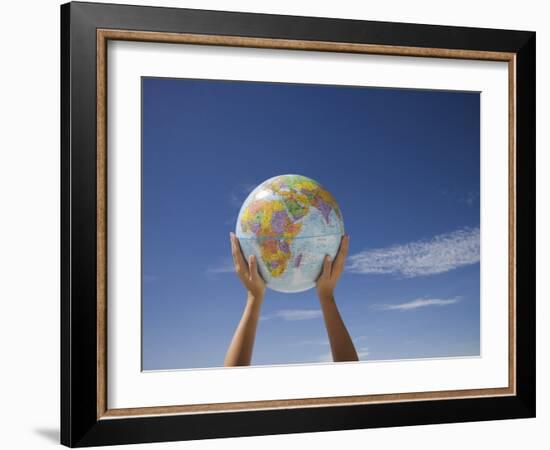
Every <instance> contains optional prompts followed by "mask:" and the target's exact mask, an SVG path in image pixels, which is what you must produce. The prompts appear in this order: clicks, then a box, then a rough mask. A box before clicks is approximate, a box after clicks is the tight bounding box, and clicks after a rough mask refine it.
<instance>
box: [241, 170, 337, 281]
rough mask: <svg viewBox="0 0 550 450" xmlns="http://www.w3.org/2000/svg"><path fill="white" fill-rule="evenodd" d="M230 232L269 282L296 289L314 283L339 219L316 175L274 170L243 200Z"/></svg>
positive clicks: (333, 248)
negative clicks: (252, 257)
mask: <svg viewBox="0 0 550 450" xmlns="http://www.w3.org/2000/svg"><path fill="white" fill-rule="evenodd" d="M235 234H236V236H237V238H238V239H239V243H240V245H241V249H242V251H243V254H244V256H245V257H246V258H247V260H248V257H249V256H250V255H256V260H257V261H258V269H259V271H260V274H261V276H262V277H263V279H264V280H265V281H266V285H267V287H268V288H270V289H273V290H275V291H279V292H301V291H305V290H307V289H311V288H312V287H314V286H315V282H316V280H317V278H318V276H319V274H320V273H321V268H322V264H323V259H324V257H325V255H329V256H330V257H331V258H334V257H335V256H336V253H337V252H338V247H339V246H340V240H341V239H342V236H343V234H344V221H343V219H342V213H341V212H340V208H339V206H338V204H337V203H336V200H335V199H334V197H333V196H332V195H331V194H330V193H329V192H328V191H327V190H326V189H324V188H323V187H322V186H321V185H320V184H319V183H317V182H316V181H315V180H312V179H311V178H307V177H304V176H301V175H279V176H276V177H273V178H270V179H269V180H266V181H264V182H263V183H262V184H260V185H259V186H258V187H256V188H255V189H254V190H253V191H252V192H251V193H250V195H249V196H248V197H247V199H246V200H245V201H244V203H243V205H242V207H241V210H240V212H239V216H238V218H237V226H236V233H235Z"/></svg>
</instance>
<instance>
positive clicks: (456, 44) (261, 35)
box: [60, 2, 536, 447]
mask: <svg viewBox="0 0 550 450" xmlns="http://www.w3.org/2000/svg"><path fill="white" fill-rule="evenodd" d="M535 40H536V36H535V33H534V32H528V31H510V30H496V29H480V28H465V27H449V26H434V25H420V24H406V23H388V22H371V21H360V20H343V19H329V18H312V17H294V16H280V15H266V14H251V13H235V12H220V11H203V10H190V9H178V8H157V7H141V6H127V5H115V4H94V3H80V2H71V3H67V4H64V5H62V6H61V380H60V381H61V443H62V444H64V445H66V446H69V447H81V446H93V445H113V444H126V443H142V442H161V441H177V440H190V439H205V438H217V437H236V436H252V435H267V434H280V433H301V432H318V431H329V430H347V429H357V428H373V427H388V426H404V425H420V424H435V423H448V422H466V421H482V420H496V419H511V418H529V417H534V416H535V392H536V379H535V301H534V300H535V270H534V269H535V131H536V130H535V101H536V98H535ZM111 41H129V42H155V43H163V44H176V45H177V44H187V45H200V46H215V47H218V46H219V47H230V48H233V49H237V50H238V49H247V48H255V49H270V50H285V51H288V50H290V51H292V52H296V55H297V56H299V54H300V52H304V51H314V52H323V53H325V52H326V53H335V54H353V55H383V56H389V57H392V58H401V57H415V58H427V59H429V58H441V59H445V60H465V61H500V62H504V63H506V64H507V68H508V69H507V70H508V87H509V91H508V111H506V114H507V117H508V130H507V132H508V154H507V158H508V191H507V192H506V195H507V198H508V207H509V213H508V223H507V224H506V225H505V226H507V229H508V248H507V249H506V250H507V252H508V253H507V254H508V257H509V262H508V276H509V282H508V289H507V291H508V298H507V299H505V300H506V304H507V308H508V316H507V317H508V323H507V326H508V328H507V330H508V342H507V345H508V347H507V348H508V353H507V357H508V385H507V386H506V387H497V388H484V389H461V390H438V391H424V392H399V393H384V394H369V395H349V396H317V397H311V398H285V399H279V400H264V401H257V400H256V401H239V402H213V403H204V404H202V405H197V404H195V405H182V404H178V403H175V404H174V405H162V406H158V405H155V404H152V405H150V406H148V407H142V408H114V409H113V408H109V405H108V395H107V390H108V386H107V382H108V376H107V372H108V367H107V365H108V358H107V342H108V341H109V336H108V330H109V327H108V323H107V321H108V317H109V316H108V314H109V311H108V308H107V298H106V297H107V275H108V269H107V268H108V265H109V264H108V261H107V259H108V258H107V242H108V240H107V236H108V230H107V205H108V202H109V199H108V196H107V180H108V176H107V171H108V170H109V167H108V164H107V153H108V148H107V147H108V145H107V143H108V139H107V136H108V135H109V131H108V117H107V102H108V95H109V93H110V91H109V90H108V86H107V60H108V55H107V44H108V42H111Z"/></svg>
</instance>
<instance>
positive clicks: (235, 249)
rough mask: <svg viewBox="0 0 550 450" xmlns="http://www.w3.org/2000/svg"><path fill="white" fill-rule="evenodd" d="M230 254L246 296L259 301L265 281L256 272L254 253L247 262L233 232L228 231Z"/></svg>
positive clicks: (263, 291)
mask: <svg viewBox="0 0 550 450" xmlns="http://www.w3.org/2000/svg"><path fill="white" fill-rule="evenodd" d="M230 238H231V254H232V255H233V264H234V265H235V272H237V275H238V276H239V279H240V280H241V282H242V283H243V285H244V287H245V288H246V290H247V291H248V298H249V299H252V300H257V301H261V300H262V299H263V297H264V293H265V282H264V280H263V279H262V277H261V276H260V274H259V273H258V263H257V261H256V257H255V256H254V255H250V257H249V258H248V263H247V262H246V260H245V259H244V256H243V253H242V251H241V246H240V244H239V240H238V239H237V237H236V236H235V234H234V233H230Z"/></svg>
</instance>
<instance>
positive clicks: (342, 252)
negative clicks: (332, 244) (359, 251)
mask: <svg viewBox="0 0 550 450" xmlns="http://www.w3.org/2000/svg"><path fill="white" fill-rule="evenodd" d="M348 248H349V236H347V235H346V236H343V237H342V239H341V241H340V248H339V249H338V254H337V255H336V258H335V259H334V264H333V274H334V275H336V276H340V274H341V273H342V272H343V271H344V264H345V262H346V256H347V254H348Z"/></svg>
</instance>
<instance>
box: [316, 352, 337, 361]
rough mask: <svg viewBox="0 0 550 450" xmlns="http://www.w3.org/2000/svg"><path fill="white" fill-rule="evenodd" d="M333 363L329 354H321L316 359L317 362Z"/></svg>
mask: <svg viewBox="0 0 550 450" xmlns="http://www.w3.org/2000/svg"><path fill="white" fill-rule="evenodd" d="M333 361H334V360H333V359H332V353H331V352H327V353H323V354H322V355H319V356H318V357H317V362H333Z"/></svg>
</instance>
